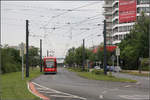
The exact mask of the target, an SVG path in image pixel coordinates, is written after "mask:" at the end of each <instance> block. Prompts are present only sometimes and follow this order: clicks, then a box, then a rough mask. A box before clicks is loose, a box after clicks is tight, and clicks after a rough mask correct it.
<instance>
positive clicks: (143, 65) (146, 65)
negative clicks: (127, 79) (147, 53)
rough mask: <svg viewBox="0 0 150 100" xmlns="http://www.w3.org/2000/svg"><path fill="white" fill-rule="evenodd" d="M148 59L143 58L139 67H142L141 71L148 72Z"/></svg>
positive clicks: (149, 67) (149, 68)
mask: <svg viewBox="0 0 150 100" xmlns="http://www.w3.org/2000/svg"><path fill="white" fill-rule="evenodd" d="M149 61H150V60H149V58H143V59H142V61H141V66H142V70H145V71H148V70H150V66H149Z"/></svg>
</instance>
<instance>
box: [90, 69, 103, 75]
mask: <svg viewBox="0 0 150 100" xmlns="http://www.w3.org/2000/svg"><path fill="white" fill-rule="evenodd" d="M91 73H93V74H96V75H104V72H103V71H102V70H97V69H94V70H92V71H91Z"/></svg>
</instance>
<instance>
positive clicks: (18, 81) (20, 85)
mask: <svg viewBox="0 0 150 100" xmlns="http://www.w3.org/2000/svg"><path fill="white" fill-rule="evenodd" d="M40 74H41V73H40V70H39V69H37V68H36V69H34V70H32V69H31V70H30V77H29V78H24V80H22V78H21V72H12V73H7V74H3V75H1V80H2V81H1V93H0V94H1V99H2V100H23V99H24V100H40V98H38V97H36V96H34V95H33V94H32V93H30V92H29V90H28V88H27V82H28V81H29V80H31V79H33V78H35V77H38V76H39V75H40Z"/></svg>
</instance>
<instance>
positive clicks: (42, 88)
mask: <svg viewBox="0 0 150 100" xmlns="http://www.w3.org/2000/svg"><path fill="white" fill-rule="evenodd" d="M36 89H38V90H48V89H44V88H36Z"/></svg>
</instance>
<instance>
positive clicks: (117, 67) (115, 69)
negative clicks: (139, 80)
mask: <svg viewBox="0 0 150 100" xmlns="http://www.w3.org/2000/svg"><path fill="white" fill-rule="evenodd" d="M121 70H122V69H121V68H120V66H115V67H114V72H120V71H121Z"/></svg>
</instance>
